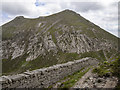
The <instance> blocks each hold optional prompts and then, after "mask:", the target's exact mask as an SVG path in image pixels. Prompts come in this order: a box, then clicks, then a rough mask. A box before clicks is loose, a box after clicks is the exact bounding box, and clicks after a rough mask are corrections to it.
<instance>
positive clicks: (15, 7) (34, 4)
mask: <svg viewBox="0 0 120 90" xmlns="http://www.w3.org/2000/svg"><path fill="white" fill-rule="evenodd" d="M1 2H2V3H1ZM0 4H1V5H0V6H2V7H0V10H1V11H0V14H1V15H0V18H1V19H0V20H2V21H0V25H3V24H4V23H6V22H8V21H10V20H12V19H14V18H15V17H16V16H24V17H26V18H37V17H39V16H47V15H51V14H53V13H57V12H60V11H62V10H65V9H70V10H73V11H75V12H77V13H79V14H80V15H81V16H83V17H84V18H86V19H88V20H90V21H91V22H93V23H95V24H96V25H98V26H100V27H101V28H103V29H105V30H107V31H108V32H110V33H112V34H114V35H116V36H118V0H1V1H0Z"/></svg>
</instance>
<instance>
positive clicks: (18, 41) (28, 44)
mask: <svg viewBox="0 0 120 90" xmlns="http://www.w3.org/2000/svg"><path fill="white" fill-rule="evenodd" d="M2 32H3V35H2V39H3V42H2V50H3V57H2V62H3V74H13V73H20V72H23V71H25V70H33V69H37V68H41V67H47V66H51V65H54V64H57V63H64V62H67V61H71V60H77V59H80V58H83V57H88V56H89V57H94V58H97V59H99V60H100V61H104V60H108V59H109V60H110V59H112V58H114V57H116V56H117V53H118V51H117V49H118V38H117V37H115V36H114V35H112V34H110V33H108V32H106V31H105V30H103V29H101V28H100V27H99V26H96V25H95V24H93V23H91V22H90V21H88V20H86V19H85V18H83V17H82V16H80V15H79V14H77V13H75V12H74V11H71V10H64V11H62V12H59V13H56V14H53V15H50V16H47V17H39V18H36V19H28V18H24V17H23V16H19V17H16V18H15V19H14V20H12V21H10V22H8V23H6V24H4V25H3V26H2Z"/></svg>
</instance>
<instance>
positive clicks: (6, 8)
mask: <svg viewBox="0 0 120 90" xmlns="http://www.w3.org/2000/svg"><path fill="white" fill-rule="evenodd" d="M23 4H24V3H22V2H20V3H19V4H18V3H17V4H16V3H13V2H4V3H2V12H3V13H7V14H9V15H20V14H29V10H28V9H27V8H26V7H25V5H23Z"/></svg>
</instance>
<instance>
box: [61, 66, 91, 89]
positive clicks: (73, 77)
mask: <svg viewBox="0 0 120 90" xmlns="http://www.w3.org/2000/svg"><path fill="white" fill-rule="evenodd" d="M83 69H84V68H83ZM83 69H81V70H80V71H78V72H75V73H74V74H73V75H69V76H68V77H66V78H70V79H69V80H68V81H65V82H63V83H62V87H60V88H70V87H72V86H73V85H74V84H75V83H76V82H77V81H78V80H79V79H80V78H81V77H82V76H83V75H84V74H85V73H87V72H88V71H89V69H90V68H88V69H86V70H85V71H83V72H81V71H82V70H83ZM66 78H65V79H66Z"/></svg>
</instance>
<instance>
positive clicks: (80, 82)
mask: <svg viewBox="0 0 120 90" xmlns="http://www.w3.org/2000/svg"><path fill="white" fill-rule="evenodd" d="M91 71H92V69H90V70H89V71H88V72H87V73H86V74H85V75H84V76H83V77H82V78H81V79H80V80H79V81H78V82H77V83H76V84H75V85H74V86H73V87H72V88H84V87H83V86H82V85H83V83H84V81H85V80H86V79H87V78H88V77H89V76H92V73H91Z"/></svg>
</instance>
